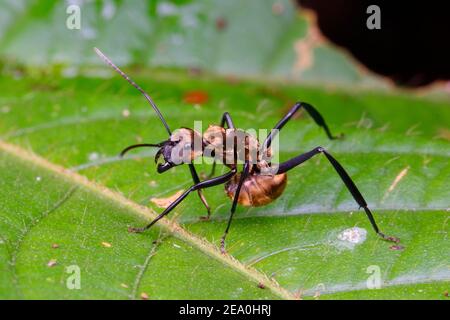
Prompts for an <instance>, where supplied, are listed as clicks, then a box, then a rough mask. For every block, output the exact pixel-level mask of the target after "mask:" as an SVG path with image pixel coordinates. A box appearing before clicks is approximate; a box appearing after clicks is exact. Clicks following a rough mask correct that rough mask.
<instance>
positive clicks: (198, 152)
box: [94, 48, 399, 253]
mask: <svg viewBox="0 0 450 320" xmlns="http://www.w3.org/2000/svg"><path fill="white" fill-rule="evenodd" d="M94 50H95V52H96V53H97V54H98V55H99V56H100V58H102V59H103V60H104V61H105V62H106V63H107V64H108V65H110V66H111V67H112V68H113V69H114V70H115V71H116V72H118V73H119V74H120V75H121V76H122V77H123V78H124V79H125V80H127V81H128V82H129V83H130V84H131V85H132V86H134V87H135V88H136V89H137V90H139V91H140V92H141V93H142V94H143V95H144V97H145V98H146V99H147V101H148V102H149V103H150V105H151V106H152V108H153V109H154V110H155V112H156V114H157V115H158V117H159V119H160V120H161V122H162V123H163V125H164V127H165V129H166V131H167V133H168V134H169V139H168V140H165V141H163V142H161V143H157V144H151V143H141V144H135V145H131V146H129V147H127V148H125V149H124V150H123V151H122V152H121V153H120V155H121V156H123V155H124V154H125V153H126V152H128V151H130V150H132V149H135V148H140V147H156V148H159V150H158V152H157V153H156V156H155V162H156V163H158V159H159V158H161V157H163V159H164V163H159V164H158V167H157V171H158V173H163V172H165V171H167V170H169V169H170V168H172V167H174V166H177V165H180V164H187V165H188V166H189V169H190V173H191V176H192V179H193V181H194V184H193V185H192V186H191V187H190V188H189V189H187V190H186V191H185V192H184V193H183V194H182V195H180V196H179V197H178V198H177V199H176V200H175V201H173V202H172V203H171V204H170V205H169V206H168V207H167V208H166V209H165V210H164V211H163V212H162V213H161V214H160V215H158V216H157V217H156V218H155V219H154V220H153V221H152V222H150V223H149V224H148V225H147V226H145V227H143V228H129V229H128V230H129V231H130V232H143V231H145V230H147V229H149V228H150V227H151V226H153V225H154V224H155V223H156V222H157V221H158V220H160V219H161V218H162V217H164V216H165V215H167V214H168V213H170V212H171V211H172V210H173V209H174V208H175V207H176V206H177V205H178V204H180V202H182V201H183V200H184V199H185V198H186V197H187V196H188V195H189V194H190V193H191V192H194V191H197V192H198V195H199V197H200V199H201V201H202V203H203V205H204V206H205V208H206V210H207V213H208V215H207V216H206V219H208V218H209V216H210V212H211V211H210V207H209V205H208V203H207V201H206V199H205V197H204V196H203V194H202V189H206V188H210V187H214V186H217V185H221V184H225V191H226V193H227V195H228V196H229V197H230V198H231V200H232V201H233V204H232V206H231V212H230V216H229V219H228V224H227V227H226V229H225V232H224V234H223V236H222V238H221V247H220V249H221V251H222V252H223V253H224V252H225V238H226V236H227V234H228V232H229V230H230V225H231V221H232V219H233V215H234V213H235V211H236V207H237V205H238V204H240V205H243V206H248V207H258V206H263V205H266V204H268V203H270V202H272V201H274V200H275V199H277V198H278V197H279V196H280V195H281V194H282V193H283V191H284V189H285V187H286V182H287V175H286V172H288V171H289V170H291V169H293V168H295V167H297V166H298V165H300V164H302V163H304V162H305V161H307V160H309V159H311V158H312V157H313V156H315V155H317V154H320V153H321V154H323V155H325V157H326V158H327V159H328V161H329V162H330V164H331V165H332V166H333V168H334V169H335V170H336V172H337V173H338V174H339V176H340V177H341V179H342V181H343V182H344V184H345V186H346V187H347V189H348V191H349V192H350V193H351V195H352V196H353V198H354V199H355V201H356V202H357V203H358V205H359V206H360V208H363V209H364V211H365V212H366V214H367V217H368V218H369V221H370V223H371V225H372V227H373V229H374V230H375V232H376V233H377V234H378V235H379V236H380V237H381V238H382V239H384V240H387V241H392V242H399V239H398V238H396V237H390V236H386V235H385V234H383V233H382V232H380V230H379V228H378V226H377V224H376V222H375V219H374V217H373V215H372V212H371V211H370V209H369V208H368V206H367V202H366V201H365V200H364V198H363V196H362V195H361V193H360V192H359V190H358V188H357V187H356V185H355V183H354V182H353V180H352V179H351V178H350V176H349V175H348V173H347V172H346V171H345V169H344V168H343V167H342V166H341V164H340V163H339V162H338V161H337V160H336V159H335V158H334V157H333V156H332V155H331V154H330V153H329V152H328V151H326V150H325V149H324V148H322V147H317V148H314V149H312V150H311V151H308V152H306V153H303V154H300V155H299V156H297V157H294V158H292V159H290V160H288V161H286V162H282V163H280V164H278V168H277V170H276V171H270V169H271V168H272V164H271V163H270V161H266V160H264V159H263V157H262V155H264V154H266V155H270V153H271V148H270V146H271V143H272V140H273V138H274V137H275V135H276V134H278V132H279V130H281V129H282V128H283V127H284V125H285V124H286V123H287V122H288V121H289V120H290V119H292V117H293V116H294V114H295V113H296V112H297V111H299V110H300V109H304V110H306V112H307V113H308V114H309V115H310V116H311V117H312V118H313V120H314V121H315V123H316V124H317V125H318V126H319V127H322V128H323V130H324V131H325V133H326V135H327V136H328V138H329V139H331V140H333V139H337V138H339V137H336V136H333V135H332V134H331V132H330V130H329V128H328V126H327V124H326V122H325V120H324V118H323V117H322V115H321V114H320V113H319V112H318V111H317V110H316V109H315V108H314V107H313V106H312V105H310V104H308V103H305V102H297V103H296V104H295V105H294V106H293V107H292V108H291V109H290V110H289V112H288V113H287V114H286V115H285V116H284V117H283V118H282V119H281V120H280V121H279V122H278V123H277V124H276V125H275V127H274V129H273V130H272V131H271V132H270V133H269V134H268V136H267V138H266V139H265V141H264V142H263V145H262V146H263V149H262V150H264V152H262V153H261V152H260V150H261V149H260V145H259V142H258V140H257V139H256V138H254V137H253V136H252V135H249V134H247V133H245V132H244V131H242V130H239V129H237V128H236V127H235V126H234V123H233V120H232V118H231V116H230V114H229V113H228V112H225V113H224V114H223V116H222V120H221V123H220V126H216V125H211V126H209V127H208V129H207V130H206V132H205V133H204V134H203V135H200V134H199V133H198V132H196V131H194V130H192V129H189V128H181V129H178V130H177V131H176V132H174V133H172V131H171V130H170V128H169V125H168V124H167V122H166V120H165V119H164V117H163V115H162V114H161V112H160V111H159V109H158V107H157V106H156V104H155V103H154V102H153V100H152V98H151V97H150V96H149V95H148V94H147V93H146V92H145V91H144V90H143V89H142V88H141V87H140V86H138V85H137V84H136V83H135V82H134V81H133V80H131V79H130V77H128V76H127V75H126V74H125V73H124V72H123V71H122V70H120V69H119V68H118V67H117V66H116V65H115V64H114V63H113V62H112V61H111V60H110V59H109V58H108V57H107V56H105V55H104V54H103V53H102V52H101V51H100V50H99V49H97V48H94ZM225 125H226V126H227V128H225ZM239 133H240V134H239ZM218 137H219V139H218V140H219V141H220V143H219V144H220V145H222V142H223V141H225V140H228V138H229V137H232V138H231V139H232V141H233V142H234V143H231V144H227V145H226V147H225V149H223V148H222V149H218V148H217V146H218V144H217V142H216V140H217V138H218ZM220 138H221V139H220ZM195 139H200V141H201V144H200V145H201V147H200V149H198V148H197V149H194V145H195V143H194V140H195ZM238 144H240V145H244V152H238V151H237V145H238ZM208 149H209V153H207V152H206V150H208ZM180 150H187V151H188V155H189V156H188V157H187V158H184V159H183V160H182V161H179V159H177V160H178V161H175V159H174V154H177V153H178V152H179V151H180ZM218 150H219V151H218ZM252 155H253V156H252ZM204 156H209V157H213V158H214V163H213V169H212V172H211V174H210V176H209V178H208V179H206V180H204V181H200V178H199V176H198V174H197V171H196V169H195V166H194V164H193V160H194V159H195V158H198V157H204ZM216 159H217V160H220V161H221V162H222V163H223V164H224V165H226V166H227V167H229V169H230V171H229V172H227V173H225V174H223V175H220V176H217V177H213V178H211V176H213V174H214V169H215V165H216V162H215V160H216ZM230 159H231V161H230ZM238 163H243V169H242V171H241V172H238V169H237V165H238ZM268 169H269V170H268ZM267 171H269V174H267ZM263 172H264V173H263ZM270 172H272V173H270Z"/></svg>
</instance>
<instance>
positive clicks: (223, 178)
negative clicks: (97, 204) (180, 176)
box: [128, 169, 236, 233]
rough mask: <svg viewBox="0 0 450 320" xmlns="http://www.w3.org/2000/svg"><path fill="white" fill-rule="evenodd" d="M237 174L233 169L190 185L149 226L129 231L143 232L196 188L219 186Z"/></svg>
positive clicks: (129, 229)
mask: <svg viewBox="0 0 450 320" xmlns="http://www.w3.org/2000/svg"><path fill="white" fill-rule="evenodd" d="M235 174H236V169H232V170H231V171H229V172H227V173H225V174H223V175H221V176H218V177H215V178H212V179H209V180H205V181H201V182H199V183H197V184H194V185H193V186H192V187H190V188H189V189H187V190H186V191H185V192H184V193H183V194H182V195H181V196H179V197H178V198H177V199H176V200H175V201H174V202H172V203H171V204H170V205H169V206H168V207H167V208H166V209H165V210H164V211H163V212H162V213H161V214H160V215H159V216H157V217H156V218H155V219H154V220H153V221H152V222H150V223H149V224H148V225H147V226H145V227H143V228H131V227H130V228H128V231H129V232H136V233H139V232H143V231H145V230H147V229H149V228H150V227H151V226H153V225H154V224H155V223H156V222H158V221H159V220H160V219H161V218H162V217H164V216H165V215H167V214H169V213H170V212H171V211H172V210H173V209H175V207H176V206H177V205H178V204H180V203H181V201H183V200H184V199H185V198H186V197H187V196H188V195H189V194H190V193H191V192H192V191H196V190H200V189H205V188H210V187H214V186H217V185H219V184H224V183H225V182H227V181H228V180H230V179H231V178H232V177H233V176H234V175H235Z"/></svg>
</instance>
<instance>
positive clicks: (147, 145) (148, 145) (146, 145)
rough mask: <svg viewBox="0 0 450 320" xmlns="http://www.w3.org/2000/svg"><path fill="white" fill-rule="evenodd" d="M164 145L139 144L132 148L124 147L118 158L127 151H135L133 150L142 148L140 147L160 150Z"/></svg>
mask: <svg viewBox="0 0 450 320" xmlns="http://www.w3.org/2000/svg"><path fill="white" fill-rule="evenodd" d="M163 144H164V142H161V143H156V144H153V143H139V144H133V145H132V146H129V147H126V148H125V149H123V150H122V152H121V153H120V156H121V157H123V156H124V155H125V153H127V152H128V151H130V150H132V149H135V148H142V147H157V148H160V147H162V146H163Z"/></svg>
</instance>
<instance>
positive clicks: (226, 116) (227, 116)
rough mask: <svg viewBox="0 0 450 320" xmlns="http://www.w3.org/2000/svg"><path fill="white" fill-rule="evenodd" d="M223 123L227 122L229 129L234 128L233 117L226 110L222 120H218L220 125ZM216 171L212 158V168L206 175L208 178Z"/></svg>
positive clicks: (222, 125) (223, 124)
mask: <svg viewBox="0 0 450 320" xmlns="http://www.w3.org/2000/svg"><path fill="white" fill-rule="evenodd" d="M225 124H227V126H228V128H230V129H234V128H235V127H234V123H233V119H232V118H231V116H230V114H229V113H228V112H225V113H224V114H223V115H222V120H221V121H220V126H221V127H224V126H225ZM215 171H216V160H215V159H214V162H213V165H212V170H211V173H210V174H209V175H208V178H210V177H212V176H213V175H214V172H215Z"/></svg>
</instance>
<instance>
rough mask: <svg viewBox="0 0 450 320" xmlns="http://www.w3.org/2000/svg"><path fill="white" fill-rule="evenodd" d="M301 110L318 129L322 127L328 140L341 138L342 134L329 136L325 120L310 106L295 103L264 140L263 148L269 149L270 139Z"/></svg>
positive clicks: (303, 103) (304, 103)
mask: <svg viewBox="0 0 450 320" xmlns="http://www.w3.org/2000/svg"><path fill="white" fill-rule="evenodd" d="M301 108H303V109H305V110H306V112H308V114H309V115H310V116H311V118H313V120H314V121H315V122H316V124H317V125H318V126H319V127H322V128H323V129H324V130H325V133H326V135H327V136H328V138H329V139H330V140H334V139H338V138H341V137H342V134H340V135H339V136H333V135H332V134H331V131H330V129H329V128H328V125H327V123H326V122H325V119H324V118H323V117H322V115H321V114H320V113H319V111H317V110H316V109H315V108H314V107H313V106H312V105H310V104H308V103H306V102H297V103H296V104H295V105H294V106H293V107H292V108H291V109H290V110H289V112H288V113H287V114H286V115H285V116H284V117H283V119H281V120H280V121H279V122H278V123H277V124H276V125H275V127H274V128H273V130H272V131H271V132H270V133H269V135H268V136H267V138H266V140H265V141H264V144H263V145H264V146H266V147H270V144H271V143H272V139H273V137H274V136H275V135H277V134H278V131H279V130H281V128H283V127H284V125H285V124H286V123H287V122H288V121H289V120H291V119H292V117H293V116H294V114H295V113H296V112H297V111H298V110H300V109H301Z"/></svg>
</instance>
